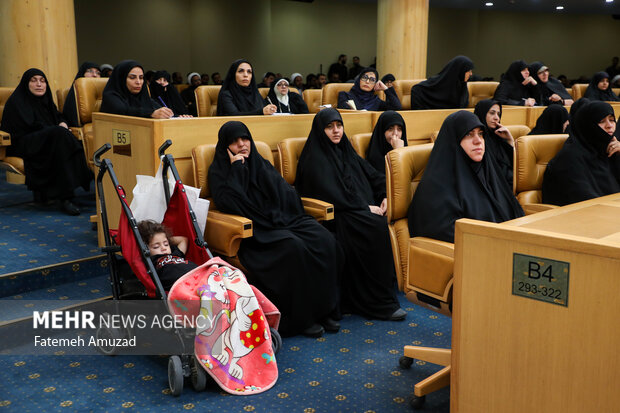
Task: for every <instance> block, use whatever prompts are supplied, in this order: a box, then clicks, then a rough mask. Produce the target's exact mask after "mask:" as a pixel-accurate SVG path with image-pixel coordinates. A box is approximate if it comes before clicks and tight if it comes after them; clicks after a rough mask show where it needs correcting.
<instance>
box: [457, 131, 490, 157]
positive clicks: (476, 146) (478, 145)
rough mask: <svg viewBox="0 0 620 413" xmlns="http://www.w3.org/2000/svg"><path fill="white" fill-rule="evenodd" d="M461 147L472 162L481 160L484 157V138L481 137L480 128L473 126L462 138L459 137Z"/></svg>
mask: <svg viewBox="0 0 620 413" xmlns="http://www.w3.org/2000/svg"><path fill="white" fill-rule="evenodd" d="M461 148H463V150H464V151H465V153H466V154H467V156H469V157H470V158H471V160H472V161H474V162H480V161H482V158H483V157H484V138H483V137H482V128H479V127H478V128H474V129H472V130H470V131H469V132H468V133H467V134H466V135H465V136H463V139H461Z"/></svg>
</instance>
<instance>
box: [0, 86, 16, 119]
mask: <svg viewBox="0 0 620 413" xmlns="http://www.w3.org/2000/svg"><path fill="white" fill-rule="evenodd" d="M14 91H15V88H14V87H0V119H2V112H4V105H6V101H7V100H9V97H11V95H12V94H13V92H14Z"/></svg>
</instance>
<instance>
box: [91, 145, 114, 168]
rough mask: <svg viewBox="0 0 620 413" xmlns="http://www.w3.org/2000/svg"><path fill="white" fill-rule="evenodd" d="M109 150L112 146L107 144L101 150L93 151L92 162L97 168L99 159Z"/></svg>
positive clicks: (99, 162)
mask: <svg viewBox="0 0 620 413" xmlns="http://www.w3.org/2000/svg"><path fill="white" fill-rule="evenodd" d="M111 148H112V145H110V144H109V143H106V144H104V145H103V146H102V147H101V148H99V149H97V150H96V151H95V153H94V155H93V161H94V162H95V166H96V167H97V168H98V167H100V166H101V159H99V158H100V157H101V155H103V154H104V153H106V152H107V151H109V150H110V149H111Z"/></svg>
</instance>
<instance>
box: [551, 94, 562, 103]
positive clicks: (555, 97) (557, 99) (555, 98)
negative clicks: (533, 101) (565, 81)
mask: <svg viewBox="0 0 620 413" xmlns="http://www.w3.org/2000/svg"><path fill="white" fill-rule="evenodd" d="M549 100H550V101H552V102H561V101H562V98H561V97H560V95H558V94H557V93H554V94H553V95H551V96H549Z"/></svg>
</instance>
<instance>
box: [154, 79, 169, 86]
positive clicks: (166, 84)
mask: <svg viewBox="0 0 620 413" xmlns="http://www.w3.org/2000/svg"><path fill="white" fill-rule="evenodd" d="M155 82H157V83H159V84H160V85H162V86H163V87H166V86H168V81H167V80H166V78H165V77H160V78H159V79H157V80H156V81H155Z"/></svg>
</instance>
